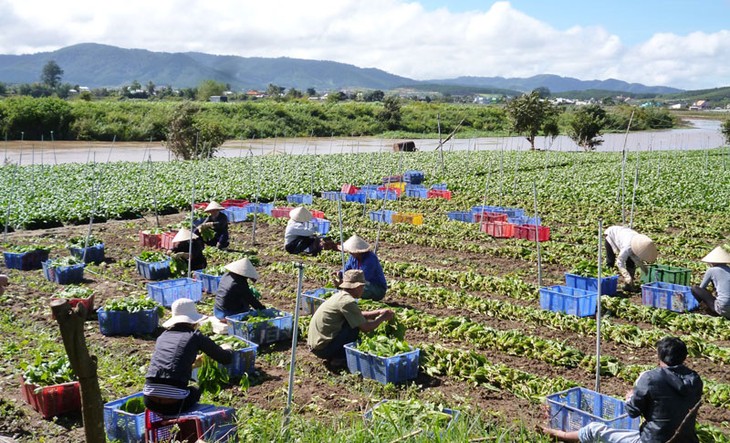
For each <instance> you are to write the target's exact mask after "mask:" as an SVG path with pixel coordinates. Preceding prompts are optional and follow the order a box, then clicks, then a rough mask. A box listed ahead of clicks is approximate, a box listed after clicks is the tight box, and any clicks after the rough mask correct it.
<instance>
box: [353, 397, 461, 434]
mask: <svg viewBox="0 0 730 443" xmlns="http://www.w3.org/2000/svg"><path fill="white" fill-rule="evenodd" d="M389 401H398V400H380V401H379V402H377V403H375V404H374V405H373V407H372V408H370V409H368V410H367V411H365V414H363V419H364V420H365V421H371V420H373V413H374V412H375V411H376V410H377V409H378V408H379V407H380V406H381V405H383V404H384V403H387V402H389ZM441 412H443V413H444V414H448V415H450V416H451V420H449V423H448V424H447V425H446V426H445V427H444V428H443V430H442V431H441V435H442V436H443V433H444V432H447V431H448V430H449V429H451V426H453V424H454V423H456V421H457V420H459V417H460V416H461V413H460V412H459V411H457V410H454V409H449V408H443V409H442V410H441ZM394 426H395V424H394ZM433 431H435V429H434V430H431V431H429V434H430V433H432V432H433ZM429 436H430V437H433V435H429Z"/></svg>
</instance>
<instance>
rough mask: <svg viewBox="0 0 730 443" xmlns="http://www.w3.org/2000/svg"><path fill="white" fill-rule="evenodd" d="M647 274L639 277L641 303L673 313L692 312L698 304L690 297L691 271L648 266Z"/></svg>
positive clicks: (679, 268) (663, 266) (672, 267)
mask: <svg viewBox="0 0 730 443" xmlns="http://www.w3.org/2000/svg"><path fill="white" fill-rule="evenodd" d="M648 271H649V272H648V273H647V274H645V275H643V274H642V276H641V281H642V283H644V284H643V285H641V303H642V304H644V305H646V306H653V307H655V308H661V309H669V310H671V311H675V312H687V311H692V310H694V309H696V308H698V307H699V303H698V302H697V300H696V299H695V298H694V296H693V295H692V289H691V288H690V286H689V285H690V279H691V277H692V271H691V270H689V269H687V268H681V267H676V266H667V265H659V264H654V265H649V267H648Z"/></svg>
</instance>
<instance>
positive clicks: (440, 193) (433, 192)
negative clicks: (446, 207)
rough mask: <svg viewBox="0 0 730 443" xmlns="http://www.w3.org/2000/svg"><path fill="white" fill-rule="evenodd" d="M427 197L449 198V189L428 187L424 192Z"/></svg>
mask: <svg viewBox="0 0 730 443" xmlns="http://www.w3.org/2000/svg"><path fill="white" fill-rule="evenodd" d="M426 197H427V198H443V199H446V200H451V191H440V190H437V189H429V190H428V192H427V193H426Z"/></svg>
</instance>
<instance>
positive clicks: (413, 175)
mask: <svg viewBox="0 0 730 443" xmlns="http://www.w3.org/2000/svg"><path fill="white" fill-rule="evenodd" d="M423 178H424V174H423V172H422V171H406V172H405V173H403V181H404V182H406V183H411V184H414V185H417V184H419V183H423Z"/></svg>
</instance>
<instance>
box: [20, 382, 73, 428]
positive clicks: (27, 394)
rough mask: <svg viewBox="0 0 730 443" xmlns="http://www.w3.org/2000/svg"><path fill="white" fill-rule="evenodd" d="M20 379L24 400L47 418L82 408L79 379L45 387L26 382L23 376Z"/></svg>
mask: <svg viewBox="0 0 730 443" xmlns="http://www.w3.org/2000/svg"><path fill="white" fill-rule="evenodd" d="M20 381H21V387H20V391H21V395H22V396H23V400H25V401H26V403H28V404H29V405H30V406H31V407H32V408H33V409H35V410H36V411H38V412H39V413H40V414H41V415H42V416H43V418H45V419H48V418H51V417H55V416H57V415H62V414H66V413H69V412H75V411H80V410H81V391H80V389H79V382H77V381H74V382H71V383H63V384H60V385H52V386H44V387H38V386H36V385H34V384H30V383H26V382H25V380H23V379H22V378H21V379H20Z"/></svg>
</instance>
